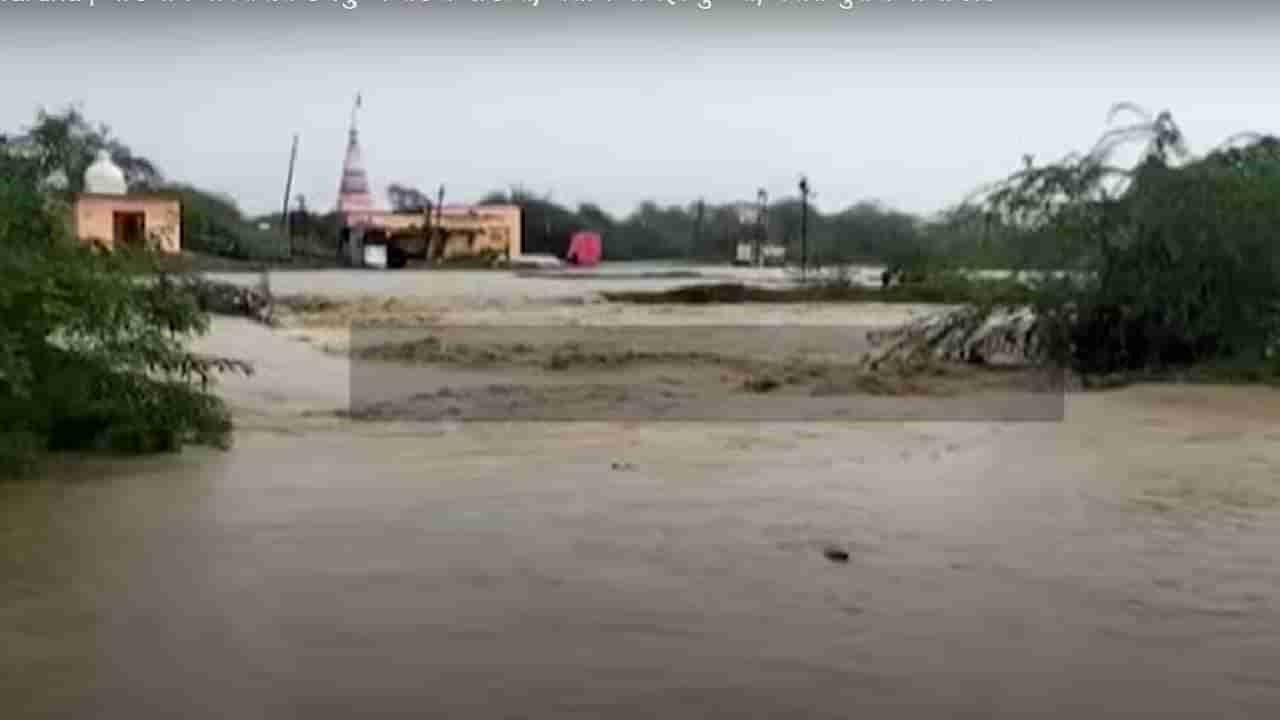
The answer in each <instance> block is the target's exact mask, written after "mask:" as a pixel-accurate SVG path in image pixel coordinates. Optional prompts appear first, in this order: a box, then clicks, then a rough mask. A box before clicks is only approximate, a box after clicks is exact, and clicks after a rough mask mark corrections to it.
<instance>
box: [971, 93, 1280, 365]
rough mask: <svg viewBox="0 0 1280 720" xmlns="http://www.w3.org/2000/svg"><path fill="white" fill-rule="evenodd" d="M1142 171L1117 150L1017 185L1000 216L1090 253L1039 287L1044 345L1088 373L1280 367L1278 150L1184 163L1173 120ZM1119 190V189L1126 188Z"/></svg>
mask: <svg viewBox="0 0 1280 720" xmlns="http://www.w3.org/2000/svg"><path fill="white" fill-rule="evenodd" d="M1144 129H1145V131H1146V134H1148V135H1150V136H1151V138H1152V140H1151V142H1150V144H1149V146H1148V153H1147V155H1146V156H1145V157H1144V159H1143V160H1142V161H1141V162H1140V163H1139V164H1138V165H1137V166H1136V167H1135V168H1133V169H1132V170H1119V169H1115V168H1111V167H1108V166H1107V165H1106V162H1105V160H1106V155H1107V151H1108V150H1109V149H1110V148H1111V147H1114V143H1113V142H1111V141H1110V140H1109V138H1111V139H1114V137H1115V136H1114V135H1112V134H1108V135H1106V136H1104V138H1103V141H1101V142H1100V143H1099V145H1098V147H1097V148H1095V150H1094V151H1093V152H1091V153H1089V154H1087V155H1085V156H1082V157H1078V158H1071V159H1068V160H1066V161H1063V162H1061V163H1057V164H1054V165H1049V166H1046V167H1042V168H1028V169H1027V170H1025V171H1023V172H1022V173H1019V174H1018V175H1015V176H1014V177H1013V178H1011V179H1010V181H1008V182H1007V183H1006V184H1005V185H1004V186H1003V187H1002V188H1001V189H1000V190H999V191H998V192H997V193H995V194H994V196H993V202H992V207H993V210H994V211H995V212H997V213H1001V214H1002V215H1003V216H1004V217H1006V218H1016V219H1018V220H1020V221H1021V222H1023V223H1026V224H1028V225H1030V226H1031V230H1032V231H1033V232H1034V233H1035V234H1037V235H1038V236H1040V237H1054V238H1056V240H1057V241H1058V242H1060V243H1063V244H1067V245H1071V246H1073V247H1079V248H1092V251H1091V252H1090V253H1089V255H1088V260H1087V262H1086V266H1085V272H1084V273H1082V275H1081V276H1080V277H1079V278H1076V279H1072V280H1056V281H1053V282H1047V283H1042V286H1041V288H1040V289H1039V292H1038V298H1037V301H1036V304H1037V308H1038V310H1039V312H1040V315H1041V317H1042V319H1043V332H1044V333H1045V334H1046V336H1045V339H1046V341H1047V342H1046V347H1049V348H1051V349H1052V353H1053V356H1054V358H1055V359H1056V360H1057V361H1058V362H1060V363H1061V364H1063V365H1068V366H1070V367H1072V368H1074V369H1075V370H1077V371H1079V372H1081V373H1084V374H1109V373H1118V372H1131V371H1161V372H1163V371H1169V370H1173V369H1177V368H1189V367H1192V366H1197V365H1201V364H1223V363H1226V364H1229V365H1233V366H1237V367H1238V366H1239V365H1240V364H1241V363H1243V364H1252V365H1254V366H1257V367H1262V366H1264V365H1274V362H1272V361H1270V360H1269V358H1270V357H1272V356H1271V355H1269V353H1271V352H1272V350H1273V348H1274V347H1275V345H1276V343H1277V339H1278V338H1280V245H1277V243H1276V242H1275V239H1274V229H1275V228H1277V227H1280V204H1277V203H1276V202H1275V198H1276V197H1277V196H1278V195H1280V151H1277V148H1280V143H1277V142H1276V141H1275V140H1272V139H1267V138H1263V139H1261V140H1257V141H1255V142H1253V143H1251V144H1250V145H1249V146H1247V147H1244V148H1240V149H1235V150H1229V151H1221V152H1215V153H1212V154H1210V155H1209V156H1208V157H1205V158H1201V159H1196V160H1193V161H1190V162H1186V163H1183V164H1174V163H1173V162H1171V160H1172V159H1173V158H1172V154H1173V153H1174V152H1175V151H1176V150H1177V148H1178V147H1179V145H1180V140H1181V135H1180V133H1179V132H1178V131H1177V128H1176V126H1175V125H1173V123H1172V119H1171V118H1170V117H1169V116H1168V115H1167V114H1162V115H1161V116H1160V117H1159V118H1157V119H1156V120H1154V121H1152V122H1151V123H1149V125H1148V126H1146V127H1145V128H1144ZM1117 180H1118V182H1117Z"/></svg>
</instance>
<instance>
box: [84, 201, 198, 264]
mask: <svg viewBox="0 0 1280 720" xmlns="http://www.w3.org/2000/svg"><path fill="white" fill-rule="evenodd" d="M117 212H127V213H142V214H143V217H144V220H143V222H144V223H145V224H146V233H147V239H148V242H149V244H150V246H151V247H153V248H154V249H156V250H159V251H160V252H163V253H178V252H181V250H182V205H181V204H180V203H179V202H178V201H177V200H174V199H171V198H168V197H158V196H154V195H80V196H79V197H77V198H76V203H75V232H76V237H77V238H79V239H80V241H81V242H85V243H90V242H97V243H98V244H100V245H102V246H103V247H106V248H107V249H112V248H114V247H115V242H116V238H115V237H114V233H115V213H117Z"/></svg>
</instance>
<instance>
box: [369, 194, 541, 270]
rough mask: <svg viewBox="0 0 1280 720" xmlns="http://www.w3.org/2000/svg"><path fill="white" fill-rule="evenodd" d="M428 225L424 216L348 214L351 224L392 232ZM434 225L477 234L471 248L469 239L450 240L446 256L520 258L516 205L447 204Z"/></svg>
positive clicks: (445, 252) (433, 219)
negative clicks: (491, 254) (486, 254)
mask: <svg viewBox="0 0 1280 720" xmlns="http://www.w3.org/2000/svg"><path fill="white" fill-rule="evenodd" d="M424 223H425V215H424V214H423V213H393V212H385V211H369V212H348V213H347V224H348V225H357V224H367V225H371V226H373V227H379V228H383V229H385V230H387V231H390V232H396V231H400V230H409V229H411V228H420V227H422V226H423V224H424ZM431 223H432V224H433V225H434V224H439V225H440V226H443V227H444V228H445V229H447V230H450V231H455V232H458V231H463V230H470V231H473V232H474V234H475V243H474V245H470V246H469V245H468V243H467V242H466V240H465V239H462V238H459V237H456V236H455V237H452V238H450V240H449V242H448V244H447V245H446V246H445V249H444V255H445V257H461V256H465V255H468V254H473V253H479V252H484V251H486V250H488V251H492V252H497V253H501V254H505V255H507V256H508V257H511V258H517V257H520V254H521V248H522V243H521V235H520V230H521V228H520V224H521V223H520V208H519V207H517V206H515V205H493V206H468V205H446V206H444V208H443V209H442V210H441V211H440V212H439V214H437V213H436V212H435V211H432V214H431Z"/></svg>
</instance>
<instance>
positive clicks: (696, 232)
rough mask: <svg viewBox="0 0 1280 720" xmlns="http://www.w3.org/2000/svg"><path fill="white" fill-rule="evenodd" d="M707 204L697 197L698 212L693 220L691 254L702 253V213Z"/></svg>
mask: <svg viewBox="0 0 1280 720" xmlns="http://www.w3.org/2000/svg"><path fill="white" fill-rule="evenodd" d="M706 209H707V205H706V203H705V202H703V200H702V198H698V213H697V216H696V218H695V219H694V221H693V254H694V256H695V257H696V256H698V255H700V254H701V253H702V215H703V213H705V212H706Z"/></svg>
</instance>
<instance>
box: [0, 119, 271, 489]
mask: <svg viewBox="0 0 1280 720" xmlns="http://www.w3.org/2000/svg"><path fill="white" fill-rule="evenodd" d="M47 120H48V118H47V117H46V116H44V115H42V116H40V117H39V118H38V119H37V125H36V126H35V128H34V129H33V130H32V132H31V133H29V134H27V135H25V136H23V137H22V138H21V139H20V141H18V142H13V143H5V144H4V145H3V146H0V248H2V249H3V252H0V316H2V317H4V318H5V322H4V323H3V324H2V325H0V470H5V471H11V472H12V471H18V470H21V469H24V468H27V467H29V466H30V464H31V462H32V461H33V459H34V458H35V457H36V456H38V454H39V453H40V452H43V451H45V450H62V449H111V450H121V451H135V452H139V451H155V450H168V449H175V448H177V447H179V446H180V445H181V444H182V443H184V442H202V443H212V444H225V443H226V442H227V440H228V438H229V429H230V418H229V415H228V413H227V410H226V408H225V407H224V406H223V405H222V404H221V403H220V402H219V401H218V400H217V398H215V397H213V396H211V395H209V394H207V393H206V392H205V391H204V386H205V383H206V382H207V381H208V379H209V378H210V377H211V376H212V375H213V374H215V373H218V372H223V371H228V370H247V367H246V366H244V365H243V364H241V363H237V362H235V361H230V360H226V359H221V358H205V357H200V356H197V355H193V354H191V353H190V352H188V351H187V349H186V340H187V339H188V338H190V337H192V336H193V335H196V334H199V333H202V332H205V331H206V330H207V327H208V325H207V323H208V319H207V317H206V316H205V315H204V314H203V313H201V312H200V311H199V309H198V308H197V307H196V304H195V300H194V297H193V296H192V294H191V293H190V292H189V291H187V290H186V289H185V288H184V287H182V286H181V285H180V284H178V283H176V282H174V281H173V280H172V279H170V278H169V277H167V276H165V275H162V274H152V275H150V276H149V277H148V276H145V275H144V276H142V277H140V273H146V272H149V271H151V270H154V264H153V259H152V258H150V257H148V256H146V255H130V254H128V253H126V252H123V251H120V252H116V253H110V254H103V253H97V252H94V251H92V250H90V249H88V248H85V247H83V246H81V245H80V244H79V243H76V242H74V241H73V240H72V239H71V238H70V237H69V234H68V232H67V229H68V226H69V222H68V217H69V216H68V213H69V206H68V205H67V204H66V203H65V202H64V201H63V200H62V199H61V198H60V197H59V196H58V194H57V193H54V192H49V191H47V190H42V189H41V184H40V183H38V182H36V180H38V179H40V178H42V177H45V176H46V173H47V171H48V168H49V167H50V160H49V158H51V157H63V158H65V157H79V156H80V155H82V153H81V152H80V150H79V149H77V148H76V147H75V144H76V143H85V142H92V140H91V139H86V137H85V136H84V135H83V134H71V135H67V134H66V133H62V132H61V131H60V129H59V128H60V126H59V125H58V124H57V123H54V124H53V126H52V128H51V127H50V125H49V124H48V123H47ZM55 131H57V132H55ZM46 141H49V142H53V143H55V146H52V147H47V146H45V145H44V144H43V143H45V142H46ZM59 162H62V161H61V160H60V161H59Z"/></svg>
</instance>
